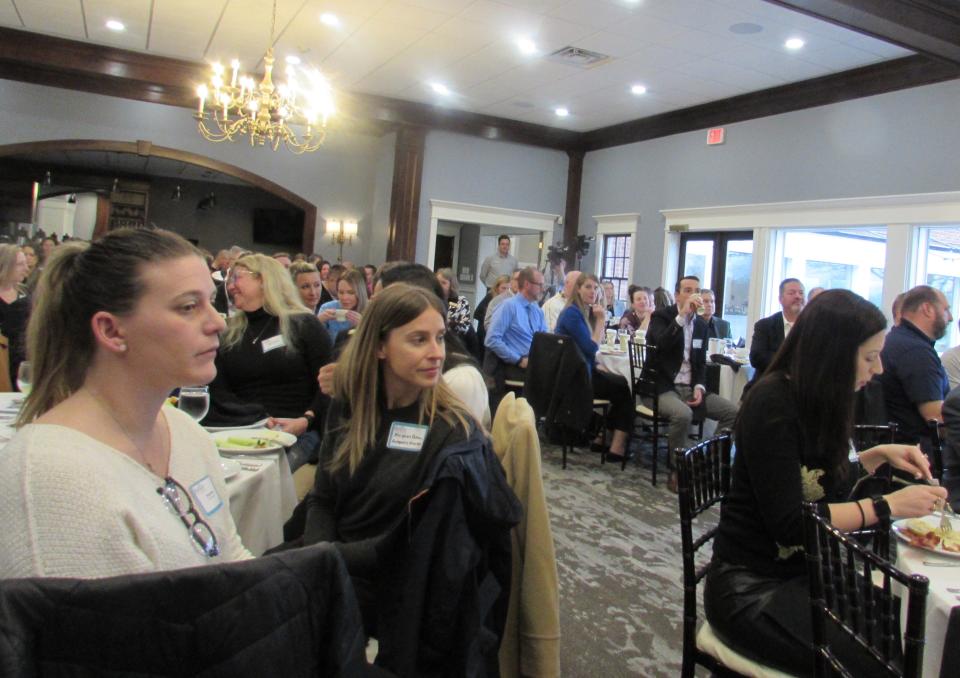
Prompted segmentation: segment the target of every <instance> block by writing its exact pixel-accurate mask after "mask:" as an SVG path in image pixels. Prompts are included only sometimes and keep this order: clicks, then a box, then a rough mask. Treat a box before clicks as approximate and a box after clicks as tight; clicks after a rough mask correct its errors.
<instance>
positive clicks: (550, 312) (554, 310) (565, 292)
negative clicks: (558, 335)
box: [541, 259, 580, 332]
mask: <svg viewBox="0 0 960 678" xmlns="http://www.w3.org/2000/svg"><path fill="white" fill-rule="evenodd" d="M561 261H562V259H561ZM579 277H580V271H570V272H569V273H567V275H566V277H565V278H564V279H563V289H562V290H560V291H559V292H557V294H556V296H553V297H551V298H549V299H547V302H546V303H545V304H544V305H543V306H542V307H541V308H542V309H543V317H544V319H545V320H546V321H547V332H555V331H556V328H557V320H558V319H559V318H560V314H561V313H563V309H564V308H566V306H567V303H568V302H569V299H570V298H571V296H570V295H572V294H573V288H574V286H575V285H576V284H577V279H578V278H579Z"/></svg>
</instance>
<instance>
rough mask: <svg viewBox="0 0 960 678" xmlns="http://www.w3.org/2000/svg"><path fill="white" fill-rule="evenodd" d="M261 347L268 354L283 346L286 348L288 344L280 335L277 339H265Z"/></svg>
mask: <svg viewBox="0 0 960 678" xmlns="http://www.w3.org/2000/svg"><path fill="white" fill-rule="evenodd" d="M260 345H261V346H263V352H264V353H268V352H269V351H272V350H273V349H275V348H280V347H282V346H286V345H287V344H286V342H285V341H284V340H283V335H282V334H278V335H277V336H275V337H270V338H269V339H264V340H263V341H262V342H260Z"/></svg>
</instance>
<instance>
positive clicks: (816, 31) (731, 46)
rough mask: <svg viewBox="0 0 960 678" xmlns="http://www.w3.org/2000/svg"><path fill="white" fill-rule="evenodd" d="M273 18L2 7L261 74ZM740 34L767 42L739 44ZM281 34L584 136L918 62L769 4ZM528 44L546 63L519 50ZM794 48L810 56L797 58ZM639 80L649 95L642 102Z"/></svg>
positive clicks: (66, 27)
mask: <svg viewBox="0 0 960 678" xmlns="http://www.w3.org/2000/svg"><path fill="white" fill-rule="evenodd" d="M325 12H330V13H333V14H335V15H336V16H337V17H338V18H339V20H340V27H339V28H331V27H329V26H327V25H325V24H324V23H322V22H321V21H320V16H321V15H322V14H323V13H325ZM271 13H272V2H271V1H270V0H206V1H205V2H198V1H197V0H0V25H3V26H8V27H11V28H17V29H21V30H27V31H34V32H38V33H47V34H51V35H57V36H61V37H66V38H70V39H74V40H82V41H87V42H94V43H98V44H103V45H110V46H113V47H119V48H124V49H132V50H138V51H145V52H149V53H151V54H156V55H163V56H171V57H177V58H181V59H188V60H191V61H215V60H221V61H223V62H225V63H226V62H229V60H230V59H232V58H234V57H238V58H239V59H240V60H241V62H242V63H243V64H244V66H245V68H246V69H250V68H253V67H254V66H255V65H259V62H260V58H261V56H262V54H263V52H264V51H265V49H266V47H267V43H268V42H269V33H270V19H271ZM107 19H119V20H121V21H123V22H124V23H125V24H126V27H127V28H126V31H125V32H123V33H115V32H112V31H110V30H108V29H107V28H106V27H105V23H106V21H107ZM738 23H753V24H757V25H758V26H761V27H762V30H761V31H759V32H757V33H753V34H737V33H734V32H732V31H731V30H730V27H731V26H732V25H734V24H738ZM277 32H278V34H279V37H278V39H277V40H276V52H277V56H278V57H283V56H286V55H287V54H297V55H299V56H300V57H301V59H302V60H303V62H304V63H305V64H313V65H317V66H319V67H320V68H321V69H322V70H323V72H324V73H325V74H327V75H328V77H330V78H331V80H332V81H333V83H334V86H335V87H336V88H338V89H342V90H348V91H353V92H365V93H370V94H378V95H383V96H388V97H395V98H398V99H406V100H411V101H418V102H422V103H428V104H438V105H443V106H449V107H452V108H457V109H461V110H466V111H472V112H477V113H484V114H488V115H495V116H499V117H503V118H510V119H514V120H522V121H525V122H531V123H538V124H543V125H550V126H554V127H561V128H565V129H569V130H575V131H587V130H592V129H596V128H599V127H605V126H607V125H612V124H616V123H620V122H625V121H628V120H634V119H637V118H643V117H646V116H650V115H655V114H658V113H665V112H668V111H672V110H676V109H680V108H686V107H688V106H693V105H696V104H702V103H706V102H709V101H715V100H718V99H724V98H727V97H731V96H736V95H738V94H744V93H746V92H751V91H756V90H761V89H766V88H768V87H775V86H778V85H783V84H787V83H791V82H797V81H800V80H806V79H808V78H814V77H818V76H822V75H828V74H831V73H837V72H840V71H845V70H848V69H851V68H856V67H859V66H865V65H868V64H872V63H877V62H880V61H886V60H889V59H895V58H898V57H902V56H907V55H909V54H911V52H909V51H907V50H904V49H901V48H899V47H896V46H894V45H890V44H888V43H885V42H882V41H880V40H876V39H873V38H869V37H866V36H863V35H860V34H859V33H855V32H852V31H849V30H846V29H843V28H839V27H837V26H834V25H832V24H828V23H826V22H823V21H819V20H817V19H812V18H810V17H807V16H804V15H802V14H798V13H795V12H792V11H789V10H786V9H783V8H781V7H778V6H775V5H771V4H768V3H766V2H764V1H763V0H279V8H278V22H277ZM521 36H525V37H529V38H530V39H532V40H533V41H534V42H535V43H536V45H537V48H538V54H535V55H532V56H527V55H523V54H521V53H520V50H519V49H518V48H517V45H516V40H517V38H518V37H521ZM790 37H800V38H802V39H803V40H805V41H806V45H805V46H804V48H803V49H801V50H799V51H797V52H788V51H787V50H786V49H785V48H784V47H783V43H784V41H785V40H786V39H787V38H790ZM567 45H573V46H576V47H581V48H585V49H589V50H593V51H597V52H601V53H604V54H608V55H610V56H611V57H612V58H611V59H610V60H609V61H607V62H605V63H603V64H601V65H598V66H595V67H593V68H591V69H589V70H582V69H579V68H576V67H573V66H569V65H566V64H558V63H553V62H551V61H548V60H546V59H545V58H544V57H545V55H546V54H548V53H550V52H553V51H554V50H556V49H559V48H561V47H565V46H567ZM278 61H279V59H278ZM430 82H441V83H443V84H445V85H446V86H447V87H449V89H450V90H451V94H450V95H448V96H440V95H438V94H435V93H434V92H433V91H432V90H431V89H430V87H429V84H428V83H430ZM637 83H641V84H643V85H645V86H646V87H647V88H648V92H647V94H645V95H642V96H635V95H633V94H631V93H630V86H631V85H633V84H637ZM560 106H563V107H566V108H568V109H569V111H570V115H569V117H567V118H559V117H557V116H556V115H555V113H554V109H555V108H557V107H560Z"/></svg>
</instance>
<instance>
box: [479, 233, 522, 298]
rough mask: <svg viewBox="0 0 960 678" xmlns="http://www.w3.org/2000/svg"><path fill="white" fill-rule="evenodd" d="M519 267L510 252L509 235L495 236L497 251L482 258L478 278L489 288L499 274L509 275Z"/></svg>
mask: <svg viewBox="0 0 960 678" xmlns="http://www.w3.org/2000/svg"><path fill="white" fill-rule="evenodd" d="M518 268H520V264H518V263H517V258H516V257H515V256H513V255H512V254H510V236H508V235H501V236H500V237H499V238H497V251H496V253H495V254H491V255H490V256H489V257H487V258H486V259H484V260H483V264H482V265H481V266H480V280H482V281H483V284H484V285H486V286H487V289H488V290H489V289H490V288H491V287H493V285H494V283H495V282H496V281H497V278H499V277H500V276H501V275H510V274H511V273H513V272H514V271H516V270H517V269H518Z"/></svg>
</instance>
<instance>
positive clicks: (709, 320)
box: [700, 290, 731, 339]
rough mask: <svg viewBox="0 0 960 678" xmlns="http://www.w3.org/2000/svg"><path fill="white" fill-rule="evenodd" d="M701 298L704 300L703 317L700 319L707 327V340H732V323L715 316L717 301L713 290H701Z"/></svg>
mask: <svg viewBox="0 0 960 678" xmlns="http://www.w3.org/2000/svg"><path fill="white" fill-rule="evenodd" d="M700 298H701V299H702V300H703V315H702V316H700V319H701V320H703V322H704V323H706V325H707V338H708V339H730V338H731V336H730V323H728V322H727V321H726V320H724V319H723V318H720V317H717V316H716V315H715V313H716V311H717V299H716V297H715V296H714V294H713V290H700Z"/></svg>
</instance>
